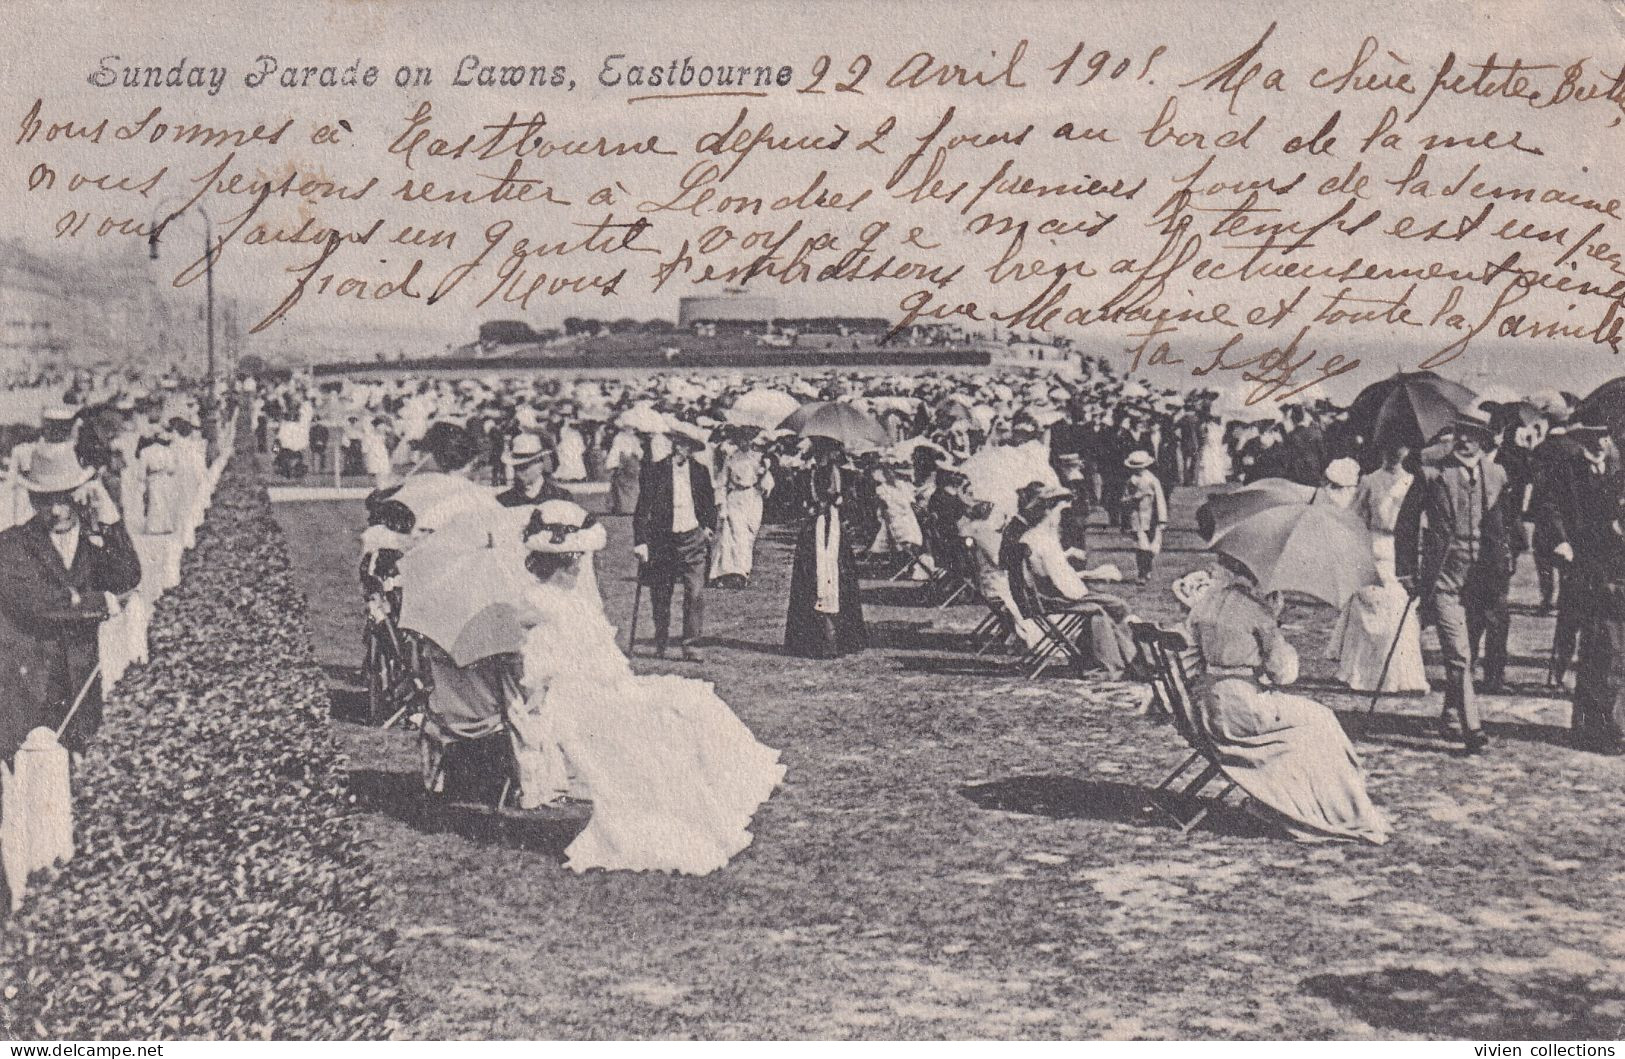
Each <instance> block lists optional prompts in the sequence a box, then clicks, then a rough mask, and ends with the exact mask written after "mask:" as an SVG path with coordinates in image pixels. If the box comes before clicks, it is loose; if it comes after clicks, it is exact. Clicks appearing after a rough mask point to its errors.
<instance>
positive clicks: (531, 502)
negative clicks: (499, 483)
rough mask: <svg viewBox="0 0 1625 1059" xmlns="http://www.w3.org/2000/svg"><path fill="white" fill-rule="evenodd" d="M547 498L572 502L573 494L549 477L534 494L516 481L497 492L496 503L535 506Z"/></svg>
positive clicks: (511, 505)
mask: <svg viewBox="0 0 1625 1059" xmlns="http://www.w3.org/2000/svg"><path fill="white" fill-rule="evenodd" d="M549 500H569V501H572V502H574V500H575V494H573V493H571V492H570V490H568V489H566V488H564V487H563V486H562V485H559V484H558V483H557V482H555V481H554V480H553V479H551V478H549V479H548V480H547V481H545V482H543V483H542V489H541V492H540V493H538V494H537V495H535V496H530V495H528V494H527V493H526V492H525V487H524V486H522V485H520V484H519V483H518V482H517V481H516V482H514V483H513V484H512V485H510V486H508V488H506V489H504V490H503V491H502V492H500V493H498V494H497V503H499V504H501V505H502V506H503V507H535V506H536V505H537V504H545V503H547V502H548V501H549Z"/></svg>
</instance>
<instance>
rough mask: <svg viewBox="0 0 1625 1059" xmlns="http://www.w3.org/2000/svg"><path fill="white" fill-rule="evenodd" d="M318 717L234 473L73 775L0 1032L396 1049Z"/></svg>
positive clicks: (278, 561) (391, 1012) (342, 789)
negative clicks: (67, 832)
mask: <svg viewBox="0 0 1625 1059" xmlns="http://www.w3.org/2000/svg"><path fill="white" fill-rule="evenodd" d="M328 711H329V704H328V693H327V689H326V684H325V682H324V679H323V674H322V672H321V670H320V669H319V668H318V667H317V665H316V663H315V660H314V658H313V656H312V653H311V649H310V643H309V635H308V631H307V625H306V615H305V601H304V598H303V596H302V595H301V594H300V592H299V591H298V589H297V588H296V587H295V584H294V581H293V578H292V576H291V573H290V571H289V569H288V559H287V553H286V549H285V548H284V544H283V538H282V534H281V531H280V530H279V529H278V527H277V525H276V523H275V522H274V521H273V520H272V518H271V513H270V504H269V501H268V500H267V498H266V494H265V489H264V487H263V486H262V485H261V484H260V483H259V481H258V479H257V477H256V476H255V475H254V473H253V471H252V470H251V468H250V467H249V465H248V463H247V461H246V460H244V461H241V462H236V463H233V464H232V466H231V467H229V468H228V469H227V471H226V474H225V477H224V478H223V479H222V481H221V483H220V488H219V490H218V491H217V493H216V494H215V499H214V503H213V506H212V508H211V510H210V513H209V516H208V520H207V522H206V523H205V524H204V528H203V530H202V531H200V533H199V535H198V542H197V547H196V548H195V549H194V550H193V551H192V552H191V553H190V554H189V555H188V556H187V559H186V568H185V571H184V574H183V577H182V580H181V583H180V585H179V587H178V588H176V589H175V590H173V591H172V592H171V593H170V594H169V595H167V596H165V597H164V599H163V601H162V602H161V603H160V604H159V606H158V608H157V613H156V614H155V615H154V617H153V623H152V629H151V662H150V663H149V664H147V665H145V666H137V667H135V668H132V669H131V670H130V671H129V673H128V674H127V675H126V676H125V677H124V679H123V681H121V682H120V683H119V684H118V685H117V687H116V688H114V689H113V691H112V692H111V693H110V694H109V696H108V701H107V721H106V724H105V726H104V727H103V729H102V733H101V736H100V739H99V741H98V744H97V745H96V747H95V748H94V749H93V750H92V751H91V753H90V754H89V755H88V756H87V757H86V759H85V761H84V764H83V767H82V768H81V769H80V770H79V772H78V775H77V776H76V779H75V790H74V797H75V816H76V821H77V827H76V836H75V837H76V842H77V845H78V849H79V853H78V855H77V856H76V857H75V858H74V860H73V861H72V862H71V863H70V864H69V865H68V867H67V869H66V870H65V871H64V872H63V874H62V876H61V878H59V879H58V880H56V881H55V882H54V883H51V884H49V885H46V886H43V887H40V888H39V889H38V890H37V891H31V893H32V894H33V896H31V897H30V899H29V901H28V903H27V904H26V905H25V906H24V908H23V910H22V912H21V913H20V914H19V915H18V917H17V918H16V919H15V920H14V921H13V922H12V923H11V924H9V925H7V926H6V927H4V928H0V1037H6V1036H9V1037H14V1038H15V1037H24V1038H31V1037H43V1038H79V1039H94V1038H134V1039H143V1038H147V1039H151V1038H167V1037H227V1038H256V1037H276V1038H290V1037H291V1038H350V1037H366V1038H374V1037H381V1036H386V1035H389V1034H390V1033H392V1032H393V1031H394V1029H395V1027H396V1025H397V1024H398V1021H399V1019H400V1013H401V1010H402V1009H401V1001H400V996H399V992H398V981H397V970H396V965H395V961H394V958H393V954H392V951H393V944H394V941H393V936H392V935H391V934H389V933H387V932H385V931H383V930H381V929H380V928H379V925H378V923H377V922H376V920H375V917H374V892H373V888H372V887H373V882H372V875H371V868H370V864H369V862H368V859H367V856H366V851H365V849H364V848H363V846H362V844H361V841H360V839H359V838H358V836H357V830H356V827H355V823H354V820H353V819H352V814H353V812H354V809H353V807H352V799H351V796H350V795H349V793H348V791H347V790H346V786H345V763H344V760H343V758H342V756H341V755H340V754H339V753H338V751H337V749H336V748H335V745H334V742H333V738H332V733H331V732H330V731H329V724H330V721H329V717H328Z"/></svg>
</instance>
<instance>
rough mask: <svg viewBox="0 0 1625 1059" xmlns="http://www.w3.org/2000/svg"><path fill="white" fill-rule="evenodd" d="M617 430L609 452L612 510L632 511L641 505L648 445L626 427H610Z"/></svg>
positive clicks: (610, 503) (620, 512) (618, 512)
mask: <svg viewBox="0 0 1625 1059" xmlns="http://www.w3.org/2000/svg"><path fill="white" fill-rule="evenodd" d="M605 429H613V430H614V431H615V437H614V440H612V441H611V442H610V446H609V455H608V456H607V457H606V458H605V462H606V463H607V464H608V466H609V510H610V513H611V514H616V515H630V514H631V513H632V512H633V511H635V510H637V506H638V483H639V482H640V481H641V480H642V477H643V464H644V455H645V453H644V448H643V445H642V444H641V443H640V442H639V441H638V436H637V434H636V433H634V432H633V431H631V430H628V429H625V428H612V427H606V428H605Z"/></svg>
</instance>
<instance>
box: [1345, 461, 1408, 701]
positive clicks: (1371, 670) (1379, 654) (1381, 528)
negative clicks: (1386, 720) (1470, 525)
mask: <svg viewBox="0 0 1625 1059" xmlns="http://www.w3.org/2000/svg"><path fill="white" fill-rule="evenodd" d="M1409 455H1410V450H1409V449H1408V448H1406V447H1405V446H1403V445H1394V446H1390V447H1389V449H1388V450H1387V451H1386V452H1385V453H1384V456H1383V465H1382V467H1381V468H1380V469H1378V470H1375V471H1372V472H1371V473H1370V474H1368V475H1366V476H1365V478H1363V479H1362V480H1361V481H1360V484H1359V486H1358V487H1357V489H1356V490H1355V493H1354V500H1353V502H1352V503H1351V504H1350V505H1349V509H1350V510H1351V511H1352V512H1353V513H1354V514H1355V515H1357V516H1359V518H1360V519H1361V521H1363V522H1364V523H1365V524H1366V526H1367V527H1368V528H1369V529H1370V530H1371V552H1372V556H1373V557H1374V558H1375V559H1376V561H1377V575H1378V576H1379V577H1380V578H1381V579H1382V583H1381V584H1377V585H1369V586H1367V587H1366V588H1363V589H1361V590H1360V591H1359V592H1356V593H1355V594H1354V595H1353V596H1352V597H1350V599H1349V601H1348V605H1347V606H1345V607H1344V608H1343V613H1342V614H1341V615H1340V616H1339V617H1338V620H1337V624H1336V626H1334V627H1333V629H1332V635H1331V639H1330V641H1329V642H1328V643H1327V654H1328V655H1329V656H1330V657H1334V658H1336V659H1337V679H1338V680H1340V681H1342V682H1343V683H1344V684H1347V685H1348V686H1349V687H1350V688H1352V689H1354V690H1355V691H1377V690H1379V689H1378V687H1377V682H1378V681H1379V680H1381V682H1382V687H1381V689H1380V690H1382V691H1383V692H1387V693H1393V692H1417V691H1427V690H1428V678H1427V669H1426V667H1425V666H1424V665H1423V663H1422V625H1421V621H1420V620H1419V619H1418V617H1417V613H1416V607H1415V606H1412V605H1411V603H1410V595H1409V593H1407V592H1406V591H1405V588H1404V586H1403V585H1401V584H1400V583H1399V578H1398V576H1397V575H1396V574H1395V573H1394V523H1395V522H1397V521H1398V519H1399V508H1400V505H1402V504H1403V503H1404V502H1405V494H1406V493H1407V492H1409V491H1410V487H1411V482H1412V481H1413V480H1414V476H1413V475H1412V474H1411V472H1410V471H1408V470H1406V469H1405V461H1406V459H1407V458H1408V457H1409ZM1396 633H1397V636H1398V639H1397V642H1396V639H1395V636H1396ZM1390 647H1391V648H1392V649H1393V658H1392V660H1391V661H1390V660H1389V655H1388V652H1389V649H1390ZM1385 662H1386V663H1387V665H1388V673H1387V676H1386V677H1384V676H1383V664H1384V663H1385Z"/></svg>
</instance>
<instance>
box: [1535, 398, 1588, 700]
mask: <svg viewBox="0 0 1625 1059" xmlns="http://www.w3.org/2000/svg"><path fill="white" fill-rule="evenodd" d="M1552 430H1553V434H1552V435H1551V436H1548V437H1547V438H1546V440H1545V441H1542V442H1541V443H1540V444H1539V445H1538V446H1536V447H1535V451H1534V456H1533V457H1532V458H1533V461H1534V468H1533V475H1534V491H1533V494H1532V496H1531V498H1530V508H1531V509H1532V511H1533V513H1534V516H1535V533H1534V537H1535V539H1534V549H1533V550H1534V552H1535V570H1536V573H1537V575H1541V576H1540V605H1541V609H1542V610H1547V609H1549V608H1550V607H1551V605H1552V599H1551V594H1552V593H1551V589H1552V584H1553V582H1554V581H1555V582H1556V583H1557V624H1556V627H1555V628H1554V629H1553V631H1552V654H1551V662H1550V663H1549V665H1548V668H1547V670H1546V681H1547V683H1548V684H1550V685H1552V686H1553V687H1562V686H1563V680H1564V677H1565V676H1566V675H1567V674H1568V670H1569V663H1570V662H1572V661H1573V660H1574V652H1575V648H1576V647H1577V646H1578V644H1579V641H1580V623H1581V618H1582V614H1583V612H1584V610H1585V606H1586V598H1585V597H1586V593H1587V590H1588V586H1587V584H1586V582H1585V579H1584V578H1581V577H1578V576H1574V575H1575V570H1574V558H1575V547H1574V542H1573V540H1572V537H1573V523H1574V519H1575V516H1576V513H1577V512H1578V511H1579V510H1580V508H1581V507H1582V505H1583V504H1584V503H1585V501H1586V498H1585V495H1584V494H1585V492H1586V491H1587V490H1589V489H1591V488H1592V474H1591V471H1590V469H1589V467H1588V462H1587V452H1588V450H1589V451H1590V453H1591V455H1592V457H1593V458H1596V457H1597V456H1598V455H1600V447H1599V446H1600V444H1601V441H1602V436H1603V434H1604V431H1602V430H1600V429H1597V428H1591V429H1587V428H1585V427H1570V426H1567V425H1566V424H1562V425H1559V426H1554V427H1553V428H1552ZM1559 431H1561V432H1560V433H1559ZM1542 560H1544V562H1545V568H1544V569H1542V567H1541V562H1542Z"/></svg>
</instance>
